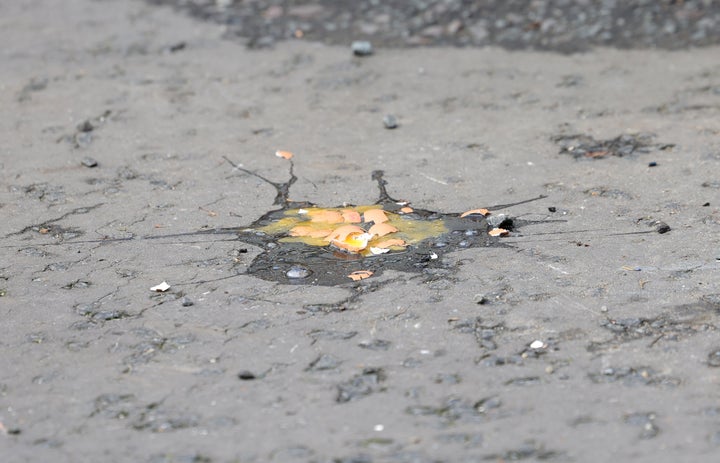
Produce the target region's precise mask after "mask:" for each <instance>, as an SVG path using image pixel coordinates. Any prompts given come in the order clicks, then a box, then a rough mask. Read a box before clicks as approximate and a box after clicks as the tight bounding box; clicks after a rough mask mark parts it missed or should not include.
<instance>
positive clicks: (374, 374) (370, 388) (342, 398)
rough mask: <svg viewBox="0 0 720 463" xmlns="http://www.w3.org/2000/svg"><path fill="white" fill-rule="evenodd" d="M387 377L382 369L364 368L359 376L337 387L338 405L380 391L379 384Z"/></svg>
mask: <svg viewBox="0 0 720 463" xmlns="http://www.w3.org/2000/svg"><path fill="white" fill-rule="evenodd" d="M386 378H387V375H386V374H385V371H384V370H383V369H382V368H364V369H363V371H362V373H361V374H358V375H355V376H353V377H352V378H351V379H350V380H349V381H346V382H344V383H341V384H339V385H338V395H337V398H336V399H335V401H336V402H338V403H346V402H350V401H353V400H357V399H360V398H362V397H365V396H368V395H370V394H372V393H373V392H377V391H379V390H381V386H380V383H382V382H383V381H385V379H386Z"/></svg>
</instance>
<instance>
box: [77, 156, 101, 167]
mask: <svg viewBox="0 0 720 463" xmlns="http://www.w3.org/2000/svg"><path fill="white" fill-rule="evenodd" d="M80 162H81V163H82V165H84V166H85V167H97V165H98V162H97V161H96V160H95V159H93V158H91V157H84V158H82V160H81V161H80Z"/></svg>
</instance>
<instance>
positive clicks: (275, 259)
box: [226, 158, 545, 286]
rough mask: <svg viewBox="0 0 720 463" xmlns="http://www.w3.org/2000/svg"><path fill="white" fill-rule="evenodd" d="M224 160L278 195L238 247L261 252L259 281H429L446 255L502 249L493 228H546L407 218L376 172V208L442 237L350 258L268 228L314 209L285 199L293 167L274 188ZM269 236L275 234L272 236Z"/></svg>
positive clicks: (256, 264) (477, 218) (417, 215)
mask: <svg viewBox="0 0 720 463" xmlns="http://www.w3.org/2000/svg"><path fill="white" fill-rule="evenodd" d="M226 160H227V161H228V162H229V163H230V164H232V165H233V167H234V168H235V169H236V170H239V171H241V172H244V173H245V174H249V175H252V176H254V177H257V178H259V179H260V180H262V181H264V182H266V183H268V184H269V185H271V186H273V187H274V188H275V190H276V191H277V195H276V197H275V204H276V205H279V206H281V207H280V208H279V209H276V210H272V211H270V212H268V213H266V214H264V215H263V216H262V217H260V218H259V219H258V220H256V221H255V222H253V223H252V224H251V225H250V226H248V227H246V228H244V229H243V230H242V231H241V232H240V236H239V239H240V240H241V241H243V242H245V243H248V244H252V245H255V246H258V247H260V248H262V249H263V252H262V253H260V254H259V255H258V256H257V257H256V258H255V259H254V260H253V261H252V263H251V264H250V265H249V267H248V269H247V273H248V274H250V275H253V276H256V277H258V278H261V279H263V280H269V281H277V282H280V283H285V284H301V285H320V286H336V285H342V284H352V283H353V281H352V280H351V279H350V278H348V275H350V274H351V273H353V272H357V271H366V270H367V271H370V272H372V275H373V276H372V278H376V277H378V276H379V275H380V274H382V272H383V271H384V270H397V271H401V272H405V273H420V274H422V273H425V274H426V275H427V272H426V270H427V269H432V268H446V267H445V264H444V263H443V259H442V256H443V255H444V254H446V253H448V252H454V251H458V250H461V249H468V248H476V247H501V246H506V245H505V244H503V243H502V238H495V237H491V236H489V235H488V231H489V230H491V229H492V228H495V227H498V226H501V227H502V228H504V229H507V230H509V231H516V230H517V229H518V228H519V227H520V226H522V225H530V224H534V223H544V222H539V221H538V222H530V221H526V220H517V219H512V218H510V217H507V216H505V215H503V214H500V215H498V216H492V215H490V216H489V217H485V216H483V215H480V214H470V215H468V216H466V217H460V215H461V214H459V213H442V212H435V211H430V210H425V209H415V208H412V211H411V212H408V213H402V211H401V210H402V208H404V207H407V205H408V203H407V202H406V201H399V200H397V199H394V198H393V197H391V196H390V195H389V193H388V191H387V182H386V180H385V179H384V172H383V171H381V170H376V171H374V172H373V173H372V179H373V180H374V181H375V182H376V183H377V187H378V190H379V198H378V200H377V201H376V202H375V203H374V206H377V208H379V209H382V210H383V211H386V212H387V213H389V214H393V215H396V217H397V218H398V220H400V221H402V222H403V223H407V225H408V227H410V228H412V229H413V230H415V229H420V228H422V227H428V228H429V227H432V226H434V225H433V224H442V231H441V232H439V233H430V234H429V236H427V237H424V238H423V239H420V240H419V241H418V242H416V243H413V244H410V245H409V246H407V247H405V248H404V249H403V250H400V251H397V252H395V251H392V252H387V253H384V254H379V255H362V254H359V253H349V252H345V251H343V250H340V249H335V248H333V247H332V246H329V245H328V246H309V245H307V244H305V243H302V242H287V241H286V240H284V238H287V237H288V234H287V231H286V230H284V229H283V230H273V227H272V225H273V224H276V223H278V222H280V221H281V220H286V219H287V218H288V212H289V211H293V210H303V209H306V208H315V207H316V205H315V204H312V203H309V202H306V201H291V200H289V199H288V196H289V193H290V187H291V186H292V185H293V183H295V181H296V180H297V177H296V176H295V174H294V173H293V164H292V161H289V163H290V179H289V180H288V181H287V182H285V183H277V182H273V181H270V180H268V179H267V178H265V177H263V176H260V175H258V174H256V173H255V172H253V171H250V170H247V169H244V168H242V167H240V166H238V165H237V164H235V163H233V162H232V161H230V160H229V159H227V158H226ZM542 198H545V196H538V197H536V198H532V199H529V200H526V201H521V202H517V203H512V204H500V205H495V206H490V207H488V209H489V210H490V211H497V210H500V209H504V208H507V207H510V206H515V205H518V204H524V203H527V202H530V201H536V200H539V199H542ZM342 207H345V208H350V209H352V208H353V207H354V206H352V205H344V206H339V207H338V208H335V209H339V208H342ZM364 207H367V206H364ZM360 209H362V207H361V208H360ZM491 217H492V218H491ZM398 228H400V227H398ZM268 230H273V232H269V231H268ZM423 236H424V235H423ZM428 276H429V275H428ZM429 277H430V276H429Z"/></svg>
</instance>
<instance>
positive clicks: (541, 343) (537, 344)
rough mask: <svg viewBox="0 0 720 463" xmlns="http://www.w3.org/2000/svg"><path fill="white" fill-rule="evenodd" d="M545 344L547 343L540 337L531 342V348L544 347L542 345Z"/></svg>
mask: <svg viewBox="0 0 720 463" xmlns="http://www.w3.org/2000/svg"><path fill="white" fill-rule="evenodd" d="M544 346H545V343H544V342H542V341H540V340H539V339H538V340H535V341H533V342H532V343H531V344H530V349H540V348H542V347H544Z"/></svg>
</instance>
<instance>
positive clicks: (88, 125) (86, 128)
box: [77, 121, 95, 132]
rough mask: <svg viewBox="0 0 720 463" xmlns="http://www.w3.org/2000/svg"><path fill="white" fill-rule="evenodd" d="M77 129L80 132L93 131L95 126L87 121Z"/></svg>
mask: <svg viewBox="0 0 720 463" xmlns="http://www.w3.org/2000/svg"><path fill="white" fill-rule="evenodd" d="M77 129H78V131H79V132H92V131H93V129H95V127H93V125H92V124H91V123H90V121H85V122H83V123H81V124H79V125H78V126H77Z"/></svg>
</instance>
